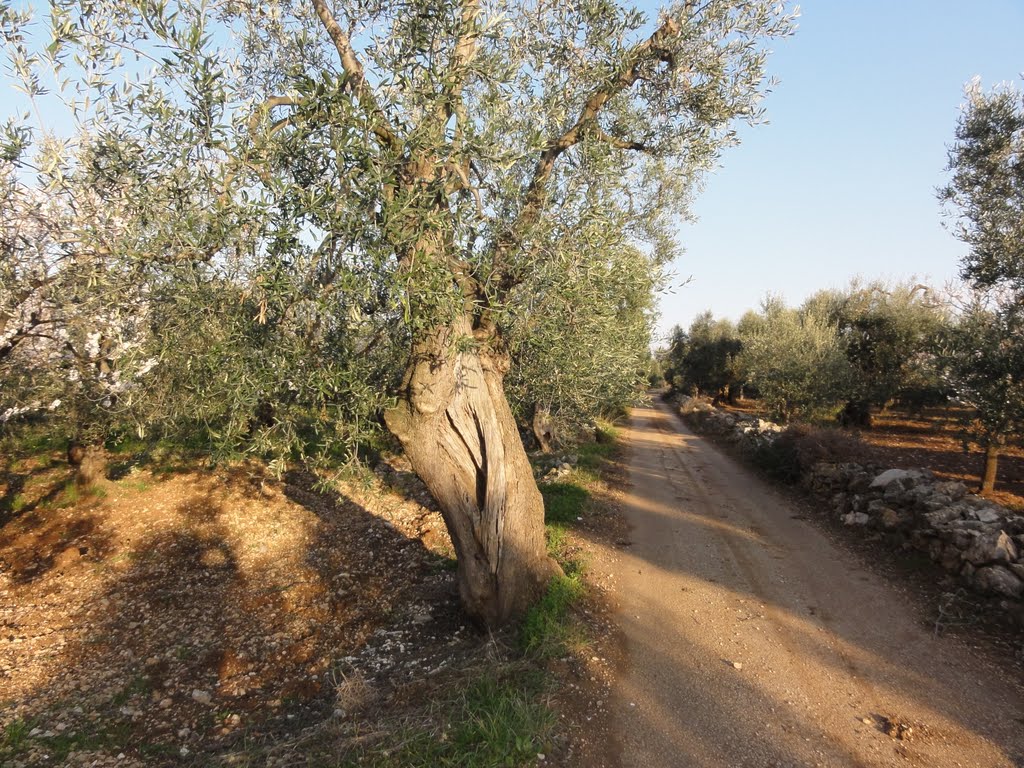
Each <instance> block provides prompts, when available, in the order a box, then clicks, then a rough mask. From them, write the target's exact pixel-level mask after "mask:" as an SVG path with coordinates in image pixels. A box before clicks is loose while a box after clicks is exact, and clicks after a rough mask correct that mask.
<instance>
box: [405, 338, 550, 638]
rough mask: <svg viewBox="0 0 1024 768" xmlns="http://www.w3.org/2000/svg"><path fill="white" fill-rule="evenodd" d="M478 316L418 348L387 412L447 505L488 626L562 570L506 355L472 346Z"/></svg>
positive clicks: (472, 594)
mask: <svg viewBox="0 0 1024 768" xmlns="http://www.w3.org/2000/svg"><path fill="white" fill-rule="evenodd" d="M471 338H472V336H471V333H470V327H469V321H468V320H465V321H463V322H461V323H459V324H457V325H456V326H455V327H453V328H445V329H442V330H439V331H437V332H436V333H435V334H433V335H432V336H431V337H430V339H429V341H427V342H425V343H422V344H420V345H418V346H417V348H416V350H415V351H414V355H413V359H412V361H411V363H410V365H409V368H408V370H407V372H406V377H405V384H404V393H403V397H402V399H401V400H400V402H399V404H398V405H397V406H396V407H395V408H393V409H391V410H390V411H388V413H387V414H385V420H386V422H387V425H388V429H390V430H391V432H392V433H393V434H394V435H395V436H396V437H397V438H398V439H399V441H400V442H401V443H402V446H403V448H405V451H406V454H407V455H408V457H409V460H410V462H411V463H412V466H413V469H414V470H415V471H416V474H418V475H419V476H420V478H422V479H423V482H424V483H426V485H427V488H428V489H429V490H430V492H431V494H432V495H433V496H434V498H435V499H436V500H437V503H438V505H439V506H440V507H441V514H442V515H443V517H444V520H445V523H446V525H447V527H448V532H449V533H450V534H451V537H452V543H453V544H454V546H455V552H456V556H457V558H458V580H459V593H460V597H461V598H462V604H463V606H464V607H465V609H466V610H467V612H468V613H469V614H470V615H471V616H473V617H475V618H477V619H479V620H480V621H482V622H483V623H484V624H486V625H487V626H488V627H497V626H500V625H502V624H504V623H506V622H507V621H509V620H510V619H513V618H516V617H518V616H520V615H522V614H523V613H524V612H525V610H526V609H527V608H528V607H529V605H530V604H531V603H532V602H533V601H534V600H535V599H536V598H537V597H539V595H540V594H541V593H542V591H543V590H544V588H545V587H546V585H547V583H548V581H549V580H550V579H551V577H552V576H554V575H555V574H557V573H559V572H560V569H559V567H558V565H557V564H556V563H555V562H554V560H552V559H551V558H550V557H549V556H548V554H547V549H546V546H545V541H544V502H543V499H542V497H541V495H540V491H539V490H538V489H537V484H536V481H535V480H534V477H533V471H532V469H531V467H530V464H529V460H528V459H527V456H526V451H525V449H524V448H523V444H522V440H521V439H520V437H519V432H518V429H517V428H516V423H515V419H514V418H513V416H512V411H511V409H510V408H509V405H508V401H507V400H506V398H505V392H504V388H503V380H504V376H505V373H506V371H507V368H508V361H507V359H506V358H504V357H503V356H501V355H499V354H496V353H493V352H489V351H482V350H480V349H477V348H475V347H469V348H460V346H461V347H465V342H466V341H467V340H470V339H471Z"/></svg>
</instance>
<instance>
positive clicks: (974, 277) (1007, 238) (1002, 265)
mask: <svg viewBox="0 0 1024 768" xmlns="http://www.w3.org/2000/svg"><path fill="white" fill-rule="evenodd" d="M966 96H967V100H966V103H965V104H964V105H963V107H962V111H961V114H960V119H959V121H958V123H957V127H956V134H955V138H956V140H955V142H954V144H953V146H952V147H951V148H950V151H949V165H948V167H947V170H948V171H949V172H950V174H951V178H950V182H949V184H948V185H946V186H945V187H944V188H942V189H940V190H939V197H940V199H941V200H942V201H943V203H945V204H946V205H947V211H948V212H949V213H950V214H951V215H952V216H953V217H954V223H953V226H954V228H955V229H954V231H955V233H956V234H957V236H958V237H959V238H960V239H961V240H963V241H964V242H965V243H966V244H967V245H968V246H969V248H970V250H969V252H968V254H967V256H966V257H965V259H964V262H963V269H962V275H963V277H964V278H965V279H966V280H967V281H968V282H969V283H970V284H971V285H972V287H973V288H974V289H975V291H976V294H975V296H974V297H973V298H972V300H971V301H970V302H968V304H967V307H966V308H965V309H964V311H963V312H962V314H961V317H960V318H959V320H958V322H957V323H956V325H955V327H954V328H952V329H951V331H950V333H949V334H948V335H947V338H946V339H945V344H944V348H943V351H942V362H943V365H944V368H945V370H946V372H947V374H948V375H949V377H950V379H951V383H952V384H953V386H954V387H955V388H956V390H957V394H958V396H959V397H960V398H961V399H962V400H964V401H965V402H967V403H968V404H970V405H972V406H974V408H975V409H976V422H975V424H974V426H975V427H976V429H977V431H978V432H979V433H980V436H981V438H982V443H983V444H984V446H985V450H986V460H985V469H984V472H983V475H982V488H983V489H985V490H991V489H992V487H993V485H994V483H995V477H996V466H997V461H998V455H999V451H1000V449H1001V447H1002V446H1003V445H1004V444H1005V442H1006V440H1007V439H1008V438H1010V437H1011V436H1013V435H1020V434H1021V431H1022V429H1024V418H1022V416H1024V384H1022V375H1024V324H1022V319H1024V93H1022V92H1021V91H1020V89H1018V88H1016V87H1014V86H1012V85H1003V86H999V87H997V88H994V89H992V90H990V91H988V92H985V91H984V90H982V88H981V84H980V81H979V80H977V79H975V80H974V81H972V82H971V83H969V84H968V86H967V89H966ZM993 296H994V298H993Z"/></svg>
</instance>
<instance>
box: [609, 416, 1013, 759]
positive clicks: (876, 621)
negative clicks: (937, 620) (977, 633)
mask: <svg viewBox="0 0 1024 768" xmlns="http://www.w3.org/2000/svg"><path fill="white" fill-rule="evenodd" d="M624 440H625V442H626V444H627V446H628V448H629V450H630V465H629V479H630V486H631V488H630V490H629V491H628V492H627V493H626V494H625V496H624V501H625V507H626V510H625V512H626V516H627V520H628V521H629V522H630V524H631V525H632V527H633V530H632V534H631V541H632V544H631V546H629V547H627V548H625V549H624V550H623V552H622V553H621V554H620V555H619V556H618V557H617V559H616V562H615V563H614V565H613V568H614V569H615V571H616V572H617V573H616V575H617V580H618V581H619V584H620V590H619V595H618V599H619V603H620V615H619V621H620V623H621V625H622V628H623V631H624V633H625V644H626V651H627V658H628V661H627V663H626V669H625V670H624V671H623V672H622V673H621V675H620V679H619V680H618V682H617V690H616V691H615V696H614V697H613V702H612V703H613V706H614V707H615V708H616V709H617V712H616V713H615V715H614V716H613V721H614V722H615V723H616V724H617V726H616V727H617V728H618V731H619V732H618V734H617V740H618V743H619V745H620V747H621V760H622V764H623V765H624V766H637V767H638V768H640V767H643V768H657V767H658V766H673V768H676V767H683V766H695V767H700V768H704V767H707V768H717V767H719V766H720V767H721V768H736V767H737V766H751V768H767V767H768V766H801V767H802V766H929V767H932V766H935V767H939V766H978V767H979V768H996V767H997V766H999V767H1001V766H1014V767H1015V766H1024V720H1022V719H1021V718H1022V717H1024V706H1022V696H1021V688H1020V686H1021V680H1020V679H1019V674H1020V668H1019V665H1008V666H1006V667H1005V668H1000V667H999V666H998V665H997V664H996V663H994V662H992V661H990V660H987V658H986V657H985V656H984V655H983V654H981V653H978V652H973V653H972V650H971V648H969V647H966V646H965V645H963V644H962V643H960V642H957V641H954V640H951V639H947V638H936V637H934V633H933V631H932V628H931V627H930V626H928V625H927V607H924V608H923V609H922V608H921V607H913V606H912V604H911V603H910V601H909V597H908V596H907V595H906V594H904V593H902V592H901V591H900V589H899V587H898V585H892V584H888V583H886V582H885V581H884V580H883V578H882V577H880V576H876V575H874V574H873V573H872V572H871V571H870V570H869V569H867V568H866V567H865V566H864V565H863V564H861V563H858V561H857V560H856V559H855V558H854V557H853V556H851V555H849V554H847V553H845V552H844V551H843V550H841V549H840V548H838V547H837V546H836V545H835V544H833V543H832V542H831V541H830V540H829V539H828V538H827V537H826V535H824V534H823V533H821V532H820V531H819V530H818V529H816V528H815V527H813V526H812V525H811V524H810V523H808V522H807V521H805V520H804V519H803V516H802V515H801V514H800V512H799V511H798V510H797V509H796V508H794V507H793V506H792V505H790V504H788V503H787V502H786V500H785V499H783V498H782V497H780V496H779V495H778V494H777V493H775V492H774V491H773V490H772V489H771V488H770V487H768V486H767V485H766V484H765V483H763V482H762V481H760V480H759V479H758V478H756V477H754V476H753V475H752V474H751V473H750V472H749V471H747V470H745V469H743V468H742V467H740V466H739V465H737V464H736V463H735V462H734V461H733V460H731V459H729V458H727V457H726V456H724V455H723V454H721V453H720V452H719V451H718V450H717V449H715V448H714V447H712V446H711V445H710V444H708V443H707V442H706V441H704V440H703V439H701V438H699V437H696V436H695V435H693V434H692V433H691V432H689V431H688V430H687V429H686V428H685V427H684V426H683V424H682V423H681V421H680V420H679V419H678V418H677V417H675V416H674V415H673V414H672V413H671V412H670V411H669V410H668V408H667V407H666V406H664V405H662V404H660V403H657V404H655V405H652V406H650V407H647V408H638V409H636V410H634V411H633V415H632V419H631V422H630V426H629V429H628V430H627V431H626V432H625V435H624ZM900 726H902V732H901V731H900ZM908 728H909V729H910V730H909V731H908V730H907V729H908ZM887 730H888V731H890V733H894V734H895V735H890V734H889V733H886V731H887ZM899 736H902V738H899Z"/></svg>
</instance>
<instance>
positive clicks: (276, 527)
mask: <svg viewBox="0 0 1024 768" xmlns="http://www.w3.org/2000/svg"><path fill="white" fill-rule="evenodd" d="M0 469H2V470H3V471H2V472H0V498H2V499H3V501H4V504H3V506H4V507H5V509H3V511H2V512H0V713H2V717H0V737H4V736H5V734H7V735H6V737H5V738H6V743H0V763H4V764H5V765H6V766H12V768H17V767H18V766H25V767H26V768H27V767H28V766H40V765H68V766H72V765H83V766H85V765H89V766H106V765H117V766H159V765H192V764H196V765H199V764H203V765H205V764H207V763H208V761H210V760H212V759H213V756H216V759H217V760H219V761H225V760H226V761H228V762H229V763H230V761H231V759H232V755H235V756H236V757H237V759H238V760H241V759H242V758H243V756H244V755H246V754H248V753H249V752H250V751H252V750H253V749H254V748H257V749H256V751H258V752H259V754H261V755H262V757H261V764H264V765H275V764H282V765H283V764H288V760H289V758H288V753H290V752H291V751H292V750H293V749H294V745H295V744H296V741H297V740H299V741H301V739H302V738H303V735H302V734H303V732H304V731H303V729H304V728H306V727H307V726H310V725H311V724H317V728H318V729H319V730H318V733H319V736H324V731H325V730H327V731H330V733H328V734H327V735H326V736H324V738H322V739H321V740H322V741H327V742H329V743H330V744H331V745H332V747H333V748H337V749H342V748H344V747H346V746H350V745H352V744H358V743H359V742H360V740H362V741H364V742H365V740H367V739H371V740H372V739H373V738H375V735H374V734H373V732H372V731H371V730H368V729H367V728H365V726H364V725H361V723H363V722H364V721H365V717H364V714H365V713H366V712H372V711H373V709H374V707H376V706H378V705H381V704H386V706H387V707H388V708H389V709H390V711H391V712H392V713H395V712H400V711H401V709H402V706H403V705H404V703H406V702H409V701H415V702H423V701H429V700H430V695H431V694H430V690H431V688H432V687H435V688H436V687H439V686H443V685H445V684H447V683H449V682H450V680H449V679H448V675H446V674H445V671H446V670H448V669H450V668H458V667H460V666H465V663H466V660H467V659H470V658H471V657H473V656H474V655H476V654H480V653H481V652H482V650H481V649H482V647H483V645H484V644H485V643H484V642H482V638H481V637H480V635H479V633H478V632H476V631H475V630H472V629H471V628H469V627H467V626H466V622H465V620H464V618H462V615H461V613H460V611H459V610H458V608H457V599H456V588H455V584H454V579H453V574H452V571H451V568H450V562H451V561H450V559H449V555H450V545H449V544H448V540H447V536H446V534H445V531H444V526H443V524H442V522H441V520H440V516H439V515H438V513H437V512H436V511H434V510H432V509H430V508H428V507H427V506H424V504H422V503H421V501H423V499H422V498H417V492H416V491H415V490H413V491H411V492H408V493H398V492H395V491H392V490H388V488H387V487H386V486H385V487H382V486H381V484H380V482H379V481H378V480H375V479H373V478H364V481H365V482H366V483H369V485H366V484H362V485H361V484H360V483H358V482H357V483H348V484H341V485H337V486H335V487H336V488H342V489H345V490H344V492H343V493H342V492H338V491H325V490H322V489H317V488H314V487H313V484H314V478H313V477H311V476H309V475H302V474H294V475H287V476H286V477H285V478H284V479H283V480H281V481H278V480H275V479H273V478H272V477H269V476H268V475H267V473H266V472H265V470H263V469H262V468H260V467H257V466H241V467H235V468H233V469H230V470H222V471H210V470H203V469H190V470H188V471H183V472H180V473H162V474H158V475H154V474H153V473H151V472H149V471H134V472H132V473H131V474H128V475H126V476H125V477H124V478H123V479H121V480H118V481H116V482H104V483H103V484H102V485H101V486H100V487H99V489H98V492H96V493H94V494H90V495H86V496H84V497H82V498H80V499H77V500H76V499H74V492H73V491H69V489H70V488H72V487H73V486H70V485H65V482H66V481H67V479H68V475H69V470H67V468H66V467H65V466H63V465H61V464H59V463H58V462H57V461H52V462H50V461H45V460H44V461H43V462H41V463H40V462H38V461H37V462H35V463H33V462H27V463H21V464H17V463H13V462H5V466H3V467H0ZM390 474H391V475H392V478H391V479H392V480H394V479H395V477H396V476H399V475H401V473H395V472H391V473H390ZM398 480H399V481H400V480H401V477H398ZM431 673H434V674H431ZM19 729H20V735H21V739H22V744H23V745H26V746H25V747H24V748H22V749H20V750H17V751H15V752H13V753H8V755H7V756H8V757H10V761H9V762H5V755H4V749H10V748H11V747H12V739H11V737H10V734H11V733H19ZM319 736H318V738H319ZM276 743H281V744H285V745H289V746H287V748H286V749H285V750H284V751H285V754H276V753H275V750H274V747H273V745H274V744H276ZM264 747H265V748H264ZM236 762H237V760H236ZM218 764H219V763H218Z"/></svg>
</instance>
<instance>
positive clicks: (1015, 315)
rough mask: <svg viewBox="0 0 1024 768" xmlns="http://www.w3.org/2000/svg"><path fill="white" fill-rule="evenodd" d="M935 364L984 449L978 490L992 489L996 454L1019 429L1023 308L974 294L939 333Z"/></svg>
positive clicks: (1022, 424)
mask: <svg viewBox="0 0 1024 768" xmlns="http://www.w3.org/2000/svg"><path fill="white" fill-rule="evenodd" d="M939 363H940V366H941V370H942V371H943V373H944V375H945V376H946V378H947V381H948V382H949V385H950V387H951V388H952V389H953V391H954V392H955V393H956V397H957V399H958V400H959V401H960V402H961V403H963V404H964V405H966V406H968V407H969V408H971V409H972V410H971V413H970V420H969V421H968V424H967V426H968V430H969V432H970V433H972V434H973V436H974V437H975V438H976V439H977V440H978V442H979V443H980V444H981V446H982V447H983V448H984V450H985V464H984V468H983V469H982V473H981V490H982V491H992V490H994V489H995V483H996V474H997V471H998V463H999V454H1000V452H1001V451H1002V450H1003V448H1004V447H1005V446H1006V443H1007V440H1008V439H1010V438H1011V437H1013V436H1015V435H1016V436H1020V435H1022V434H1024V311H1022V310H1021V308H1020V306H1019V305H1018V306H1014V305H1013V304H1012V303H1011V304H1010V305H1008V304H1007V303H1006V301H1005V297H1004V301H1003V302H1000V301H998V299H993V297H992V296H991V295H990V294H986V293H975V294H974V295H973V296H972V297H971V298H970V300H969V301H968V303H967V305H966V306H965V307H964V308H963V309H962V311H961V312H960V314H959V315H958V316H957V318H956V319H955V321H954V322H953V323H951V324H950V326H949V327H948V328H946V329H945V331H944V333H943V334H942V337H941V345H940V353H939Z"/></svg>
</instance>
